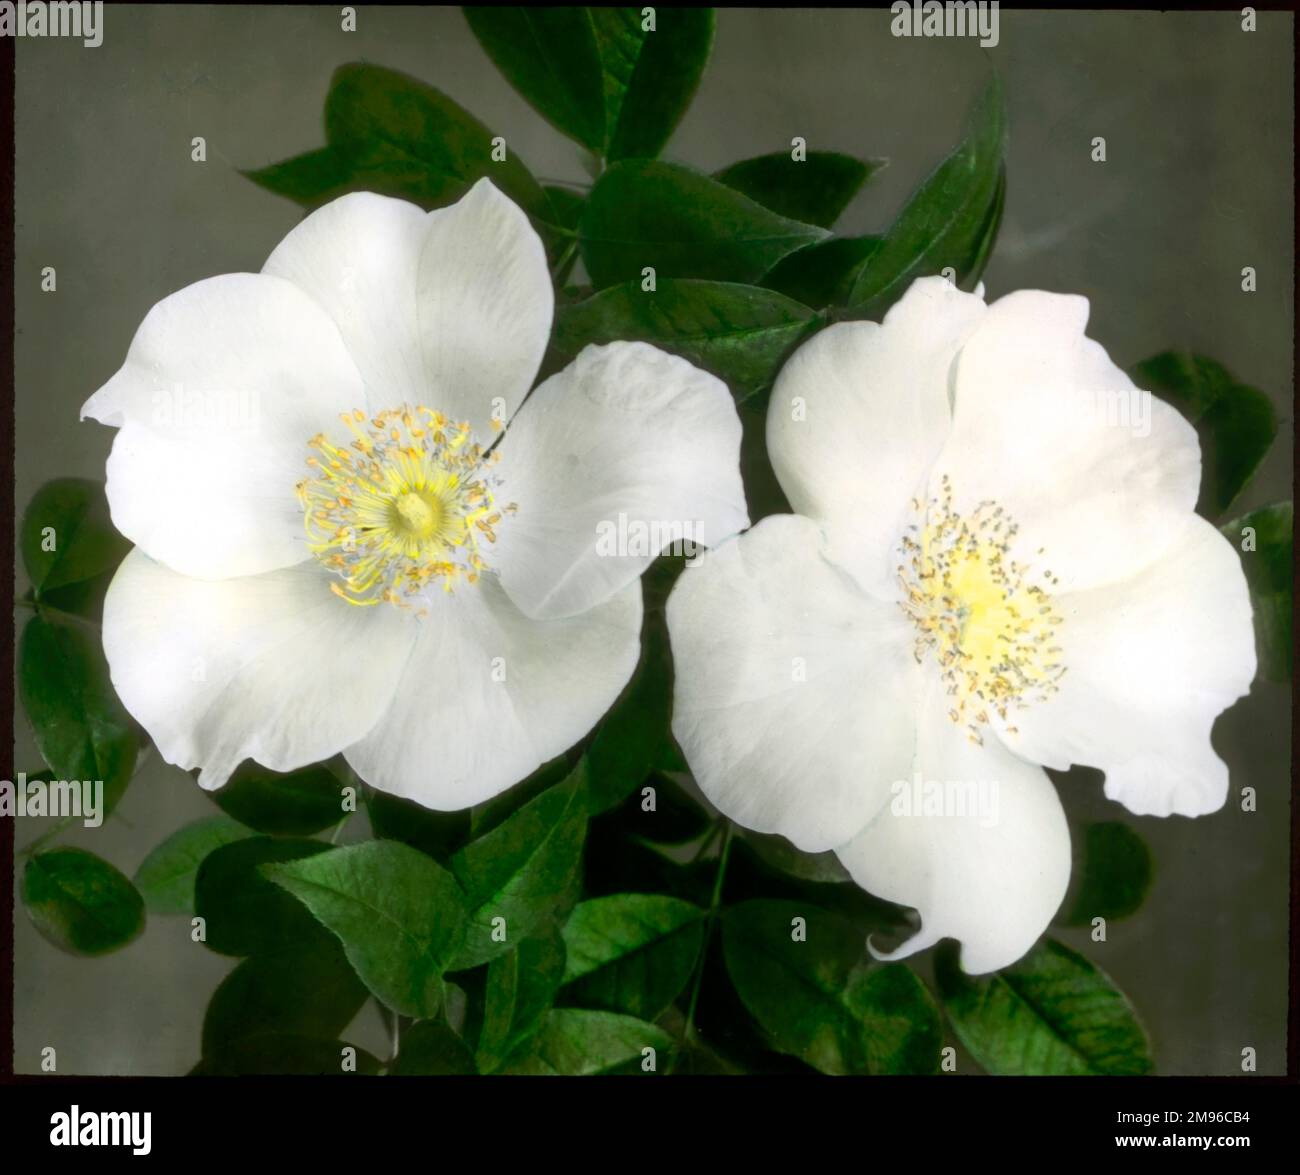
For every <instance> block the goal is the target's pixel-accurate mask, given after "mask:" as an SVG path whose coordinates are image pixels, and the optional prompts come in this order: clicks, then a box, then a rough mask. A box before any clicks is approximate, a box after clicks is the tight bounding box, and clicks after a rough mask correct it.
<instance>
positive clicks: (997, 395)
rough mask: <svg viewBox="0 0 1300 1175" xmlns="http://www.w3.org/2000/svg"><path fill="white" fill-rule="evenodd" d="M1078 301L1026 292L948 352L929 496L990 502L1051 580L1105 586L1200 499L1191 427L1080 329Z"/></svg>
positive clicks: (962, 503)
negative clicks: (952, 384)
mask: <svg viewBox="0 0 1300 1175" xmlns="http://www.w3.org/2000/svg"><path fill="white" fill-rule="evenodd" d="M1087 320H1088V301H1087V299H1086V298H1080V297H1074V296H1066V295H1061V294H1045V293H1042V292H1041V291H1038V290H1022V291H1019V292H1018V293H1015V294H1009V295H1008V296H1007V297H1005V298H1002V299H1000V300H998V301H997V302H995V303H993V305H991V306H990V307H989V309H988V313H987V314H986V315H985V317H984V320H983V322H982V323H981V324H980V326H979V328H978V329H977V330H976V331H975V333H974V334H973V335H972V336H971V338H970V339H969V341H968V342H967V343H966V345H965V347H964V348H963V349H962V353H961V356H960V358H959V359H958V362H957V372H956V404H955V407H954V412H953V423H952V433H951V435H950V436H949V438H948V443H947V445H946V446H945V448H944V451H943V453H942V454H941V455H940V457H939V459H938V461H937V462H936V465H935V470H934V473H933V476H932V479H931V483H930V492H931V494H934V493H937V492H938V486H939V482H940V479H941V478H942V477H943V476H944V475H947V476H949V477H950V479H951V485H952V489H953V497H954V508H955V509H956V510H957V511H958V512H959V513H963V514H964V513H966V512H967V511H968V510H970V509H973V507H974V506H975V504H976V503H978V502H979V501H981V500H984V499H992V500H994V501H996V502H998V503H999V504H1000V505H1001V506H1003V507H1004V509H1005V510H1006V511H1008V512H1009V514H1010V515H1011V517H1012V519H1013V520H1014V521H1015V523H1016V524H1017V525H1018V526H1019V528H1020V535H1019V540H1018V544H1017V545H1016V546H1015V547H1014V548H1013V552H1012V553H1013V556H1015V557H1017V558H1019V559H1021V560H1022V561H1024V560H1026V559H1031V558H1033V557H1034V556H1036V554H1037V552H1038V551H1039V549H1040V548H1041V549H1042V550H1043V557H1042V558H1043V560H1044V563H1040V564H1039V566H1044V569H1050V570H1051V571H1052V573H1053V575H1054V576H1056V577H1057V578H1059V579H1060V581H1061V587H1060V589H1059V590H1061V591H1068V590H1072V589H1077V588H1085V587H1091V586H1097V585H1100V584H1105V583H1110V582H1113V581H1115V580H1117V579H1121V578H1123V577H1124V576H1125V575H1128V574H1131V573H1132V572H1134V571H1136V570H1137V569H1138V568H1139V567H1141V566H1143V565H1144V564H1146V563H1147V562H1149V561H1150V560H1151V559H1152V558H1153V557H1155V556H1157V555H1158V554H1159V553H1160V552H1161V551H1162V550H1163V549H1164V548H1165V546H1166V544H1167V543H1168V540H1169V536H1170V535H1171V533H1174V532H1175V531H1176V529H1177V525H1178V524H1180V523H1181V521H1182V518H1183V517H1184V516H1185V515H1186V514H1187V513H1189V512H1190V511H1191V510H1192V508H1193V506H1194V504H1195V502H1196V495H1197V488H1198V485H1199V482H1200V468H1201V467H1200V449H1199V446H1198V443H1197V439H1196V431H1195V430H1194V429H1193V428H1192V426H1191V425H1190V424H1188V423H1187V421H1186V420H1184V419H1183V417H1182V416H1181V415H1179V413H1178V412H1177V411H1175V410H1174V409H1173V408H1171V407H1169V405H1167V404H1165V403H1163V402H1162V401H1160V400H1157V399H1155V398H1154V397H1152V396H1149V395H1146V394H1145V393H1140V392H1139V391H1138V389H1136V388H1135V387H1134V385H1133V383H1132V381H1131V380H1130V379H1129V378H1128V376H1127V375H1125V374H1124V372H1122V371H1121V370H1120V369H1119V368H1118V367H1116V366H1115V365H1114V364H1113V363H1112V362H1111V361H1110V359H1109V358H1108V357H1107V356H1106V352H1105V351H1104V350H1103V349H1102V347H1101V346H1099V345H1098V344H1097V343H1095V342H1093V341H1092V340H1090V339H1086V338H1085V337H1084V333H1083V332H1084V327H1085V326H1086V325H1087Z"/></svg>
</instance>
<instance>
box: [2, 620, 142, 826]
mask: <svg viewBox="0 0 1300 1175" xmlns="http://www.w3.org/2000/svg"><path fill="white" fill-rule="evenodd" d="M18 693H19V697H20V698H21V699H22V703H23V708H24V709H25V710H26V711H27V717H28V719H29V720H30V721H31V724H32V734H33V735H34V736H35V738H36V746H37V749H38V750H39V751H40V752H41V756H42V758H44V760H45V762H46V763H48V764H49V767H50V772H51V774H52V775H54V776H55V777H57V778H60V779H68V780H72V779H76V780H91V781H93V780H102V781H103V784H104V806H105V809H106V810H107V811H112V809H113V808H114V807H115V806H116V805H117V802H118V800H119V799H120V798H121V796H122V793H123V792H124V791H125V790H126V786H127V784H128V783H129V782H130V780H131V773H132V772H133V771H134V769H135V759H136V753H137V750H138V747H139V743H138V740H137V736H136V731H135V726H134V724H133V723H132V721H131V716H130V715H129V714H128V713H127V712H126V710H125V708H124V707H123V706H122V703H121V702H120V701H118V698H117V694H116V693H114V692H113V686H112V683H111V682H110V680H109V675H108V662H107V661H106V660H105V659H104V651H103V648H102V647H101V645H100V638H99V632H98V630H97V629H95V628H94V627H93V626H91V625H89V624H87V623H85V622H84V621H80V620H76V619H74V618H72V617H64V616H53V615H48V614H39V615H36V616H33V617H32V618H31V619H30V620H29V621H28V622H27V625H26V627H25V628H24V629H23V635H22V639H21V640H20V642H19V648H18Z"/></svg>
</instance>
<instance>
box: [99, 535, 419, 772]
mask: <svg viewBox="0 0 1300 1175" xmlns="http://www.w3.org/2000/svg"><path fill="white" fill-rule="evenodd" d="M331 582H333V577H332V576H330V575H329V574H327V573H326V572H325V571H324V569H322V568H321V567H320V565H319V564H317V563H316V562H315V561H314V560H310V561H308V562H306V563H301V564H299V565H297V566H296V567H288V568H284V569H282V570H280V571H271V572H268V573H266V574H265V575H255V576H249V577H247V578H244V579H227V580H221V581H210V580H200V579H191V578H189V577H187V576H183V575H177V574H176V573H175V572H173V571H169V570H168V569H167V568H166V567H164V566H163V565H162V564H160V563H155V562H154V561H153V560H152V559H150V558H149V557H148V556H147V555H145V554H143V553H142V552H140V551H139V550H135V551H132V552H131V554H129V555H128V556H127V557H126V559H125V560H123V562H122V566H121V567H120V568H119V569H118V572H117V574H116V575H115V576H114V577H113V582H112V584H111V585H110V586H109V590H108V596H107V598H106V599H105V601H104V652H105V654H106V655H107V657H108V664H109V668H110V670H111V673H112V680H113V688H114V689H116V691H117V693H118V696H119V697H120V698H121V699H122V703H123V705H125V706H126V708H127V710H128V711H129V712H130V713H131V714H132V715H133V716H134V717H135V719H136V720H137V721H138V722H139V723H140V724H141V725H142V726H143V727H144V728H145V729H146V730H147V731H148V732H149V734H150V736H151V737H152V738H153V740H154V742H155V743H156V744H157V745H158V750H159V752H160V753H161V754H162V756H163V758H164V759H166V760H167V762H169V763H175V764H177V765H178V766H180V767H184V768H187V769H189V768H193V767H202V768H203V771H202V774H201V775H200V776H199V782H200V783H201V784H202V785H203V786H204V787H205V788H218V787H220V786H221V785H222V784H223V783H225V782H226V780H227V778H229V776H230V773H231V772H232V771H233V770H234V769H235V768H236V767H237V766H238V765H239V763H240V762H241V761H242V760H244V759H255V760H256V761H257V762H259V763H261V764H262V765H263V766H264V767H270V768H271V769H272V770H275V771H289V770H292V769H294V768H297V767H301V766H303V765H304V764H307V763H314V762H316V761H317V760H320V759H325V758H328V757H329V756H330V755H333V754H337V753H338V752H339V751H340V750H342V749H343V748H344V747H345V746H347V745H348V744H349V743H352V742H355V741H356V740H357V739H359V738H361V737H362V735H364V734H365V733H366V731H368V730H369V729H370V728H371V726H373V725H374V723H375V721H376V720H377V719H378V718H379V716H380V715H381V714H382V713H383V712H384V709H385V708H386V707H387V705H388V702H389V699H390V698H391V697H392V694H393V690H394V687H395V686H396V684H397V680H398V677H399V675H400V673H401V669H402V665H403V662H404V659H405V656H406V652H407V649H408V647H409V645H410V643H411V641H412V639H413V637H414V633H415V622H414V620H413V619H412V617H411V616H409V615H407V614H404V613H400V612H398V610H397V609H395V608H391V607H388V606H387V605H385V606H383V607H375V608H361V607H355V606H353V605H350V604H347V603H345V602H344V601H343V600H340V599H339V598H338V597H337V596H335V595H334V594H333V593H332V592H331V591H330V588H329V585H330V583H331Z"/></svg>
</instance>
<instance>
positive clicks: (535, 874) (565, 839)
mask: <svg viewBox="0 0 1300 1175" xmlns="http://www.w3.org/2000/svg"><path fill="white" fill-rule="evenodd" d="M586 833H587V799H586V764H585V763H580V764H579V765H578V766H577V767H576V768H575V769H574V770H573V771H572V772H571V773H570V774H569V776H568V778H567V779H566V780H565V781H564V782H563V783H561V784H558V785H556V786H555V787H552V788H549V789H548V790H546V791H544V792H543V793H542V794H541V795H539V796H538V797H537V798H536V799H533V800H530V801H529V802H528V803H527V804H525V805H524V806H523V807H522V808H520V809H519V811H517V812H515V813H514V814H513V815H511V816H509V817H508V818H507V819H505V820H504V821H502V823H500V824H499V825H497V826H496V827H495V828H493V829H492V830H491V831H489V832H487V833H485V834H484V835H483V836H480V837H479V838H478V839H477V840H473V841H470V843H469V844H467V845H466V846H465V847H464V848H463V849H461V851H460V852H459V853H457V854H456V855H455V856H454V857H453V858H452V859H451V868H452V871H453V872H454V873H455V874H456V878H457V880H458V881H459V882H460V884H461V887H462V888H463V889H464V891H465V893H466V894H467V895H468V901H469V906H470V909H471V911H472V913H471V914H470V919H469V926H468V928H467V930H466V933H465V945H464V948H463V949H462V951H461V953H460V955H459V956H457V958H456V962H455V965H454V967H453V968H452V969H453V970H458V971H459V970H465V969H468V968H470V967H476V966H478V965H479V964H480V963H486V962H488V961H489V960H490V959H493V958H495V957H496V956H497V955H501V954H504V953H505V952H506V951H508V950H510V949H511V947H512V946H513V944H514V943H516V942H520V941H522V940H523V939H525V938H535V937H544V936H545V935H546V933H547V932H548V931H549V930H551V929H553V928H557V927H558V925H559V923H560V922H561V921H562V920H563V919H564V917H565V916H566V915H567V914H568V913H569V911H570V910H571V909H572V908H573V904H574V902H575V901H577V898H578V890H579V887H580V885H581V883H582V871H581V868H580V866H581V863H582V845H583V841H584V839H585V838H586ZM494 919H504V923H497V924H496V925H494ZM499 928H501V929H504V938H503V937H502V935H501V933H500V932H499Z"/></svg>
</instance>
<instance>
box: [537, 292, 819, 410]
mask: <svg viewBox="0 0 1300 1175" xmlns="http://www.w3.org/2000/svg"><path fill="white" fill-rule="evenodd" d="M817 322H818V315H817V314H816V312H815V311H813V310H810V309H809V308H808V307H807V306H804V305H801V304H800V303H798V302H796V301H794V300H793V299H791V298H787V297H786V296H785V295H784V294H779V293H777V292H776V291H775V290H766V289H762V288H761V287H758V286H746V285H737V284H735V283H732V282H713V281H699V280H694V279H690V278H665V279H663V280H662V281H657V282H656V288H655V290H654V291H652V292H647V291H645V290H642V288H641V282H640V281H630V282H624V283H623V284H622V285H617V286H612V287H610V288H609V289H607V290H602V291H601V292H600V293H598V294H596V295H594V296H593V297H591V298H588V299H587V300H586V301H585V302H579V303H577V304H576V305H573V306H565V307H562V308H561V309H560V310H559V312H558V314H557V315H556V324H555V338H554V346H555V349H556V351H557V352H558V353H559V354H561V355H562V356H564V357H565V358H566V359H567V358H571V357H573V356H575V355H577V353H578V352H579V351H581V350H582V348H583V347H585V346H587V345H588V344H589V343H612V342H615V341H616V340H620V339H635V340H640V341H642V342H647V343H653V344H655V346H658V347H662V348H663V349H664V350H666V351H671V352H673V353H674V354H676V355H680V356H681V357H682V358H683V359H687V360H689V361H690V362H692V363H694V364H696V365H697V366H699V367H703V368H704V369H705V370H706V371H711V372H712V373H713V374H714V375H716V376H718V377H719V378H720V379H723V380H726V381H727V383H728V384H730V385H731V387H732V389H733V390H734V392H735V394H736V396H737V398H738V399H741V400H744V399H747V398H748V397H750V396H753V395H755V394H757V393H759V392H761V391H763V390H764V389H765V388H767V387H768V386H770V385H771V383H772V380H773V379H774V378H775V377H776V373H777V370H778V369H779V368H780V366H781V363H782V361H783V360H784V359H785V357H786V355H787V354H789V352H790V351H791V350H792V349H793V348H794V346H795V344H797V343H798V342H799V340H800V339H802V338H803V337H804V336H805V335H806V334H807V333H808V332H809V331H810V330H811V329H812V328H813V327H814V326H815V325H816V323H817Z"/></svg>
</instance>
